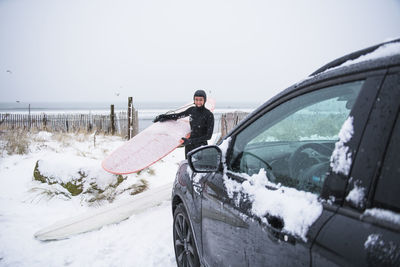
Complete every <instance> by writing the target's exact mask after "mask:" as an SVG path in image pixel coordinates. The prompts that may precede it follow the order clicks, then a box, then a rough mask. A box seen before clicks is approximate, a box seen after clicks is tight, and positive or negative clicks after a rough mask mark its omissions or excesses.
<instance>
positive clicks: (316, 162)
mask: <svg viewBox="0 0 400 267" xmlns="http://www.w3.org/2000/svg"><path fill="white" fill-rule="evenodd" d="M362 84H363V81H356V82H351V83H346V84H341V85H335V86H331V87H327V88H324V89H320V90H317V91H313V92H310V93H307V94H304V95H301V96H298V97H295V98H292V99H291V100H289V101H287V102H285V103H283V104H281V105H279V106H277V107H276V108H274V109H273V110H271V111H269V112H267V113H265V114H264V115H263V116H261V117H260V118H258V119H257V120H256V121H254V122H253V123H251V124H250V125H249V126H248V127H246V128H245V129H244V130H242V131H241V132H240V133H239V134H238V135H237V136H236V138H235V141H234V143H233V145H232V150H231V153H230V156H229V160H228V169H230V170H231V171H234V172H239V173H246V174H249V175H253V174H255V173H258V172H259V171H260V170H261V169H264V170H265V171H266V172H267V176H268V178H269V180H271V181H272V182H274V183H277V184H279V183H280V184H282V185H284V186H290V187H295V188H297V189H300V190H304V191H308V192H313V193H316V194H319V193H320V190H321V188H322V184H323V181H324V179H325V176H326V173H327V171H328V169H329V163H330V157H331V154H332V151H333V149H334V147H335V142H336V141H337V140H338V133H339V131H340V129H341V127H342V125H343V123H344V122H345V120H346V119H347V117H348V116H349V113H350V111H351V108H352V107H353V104H354V102H355V100H356V98H357V96H358V93H359V92H360V89H361V87H362Z"/></svg>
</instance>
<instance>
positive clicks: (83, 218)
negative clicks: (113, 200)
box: [34, 183, 172, 241]
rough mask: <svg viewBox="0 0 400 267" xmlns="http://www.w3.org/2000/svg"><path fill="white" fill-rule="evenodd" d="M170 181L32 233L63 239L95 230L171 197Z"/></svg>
mask: <svg viewBox="0 0 400 267" xmlns="http://www.w3.org/2000/svg"><path fill="white" fill-rule="evenodd" d="M171 189H172V183H169V184H166V185H163V186H160V187H157V188H154V189H150V190H148V191H145V192H143V193H140V194H137V195H135V196H134V197H133V198H132V199H131V200H129V201H126V202H124V203H119V204H115V205H110V206H107V207H104V208H100V209H97V210H95V211H93V212H88V213H85V214H82V215H78V216H75V217H72V218H69V219H65V220H61V221H58V222H56V223H54V224H53V225H50V226H48V227H46V228H43V229H42V230H40V231H38V232H37V233H35V234H34V236H35V238H36V239H39V240H41V241H49V240H59V239H65V238H68V237H70V236H72V235H76V234H81V233H85V232H89V231H93V230H97V229H99V228H101V227H103V226H106V225H109V224H113V223H118V222H121V221H122V220H125V219H127V218H129V217H130V216H132V215H133V214H138V213H140V212H143V211H145V210H147V209H149V208H151V207H155V206H157V205H159V204H161V203H162V202H163V201H165V200H168V199H170V197H171Z"/></svg>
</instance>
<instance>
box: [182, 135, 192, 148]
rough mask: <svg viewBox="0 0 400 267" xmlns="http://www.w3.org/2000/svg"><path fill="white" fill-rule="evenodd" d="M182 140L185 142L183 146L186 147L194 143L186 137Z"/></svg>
mask: <svg viewBox="0 0 400 267" xmlns="http://www.w3.org/2000/svg"><path fill="white" fill-rule="evenodd" d="M181 139H182V140H183V143H182V145H184V146H187V145H190V144H191V143H192V142H190V139H187V138H185V137H182V138H181Z"/></svg>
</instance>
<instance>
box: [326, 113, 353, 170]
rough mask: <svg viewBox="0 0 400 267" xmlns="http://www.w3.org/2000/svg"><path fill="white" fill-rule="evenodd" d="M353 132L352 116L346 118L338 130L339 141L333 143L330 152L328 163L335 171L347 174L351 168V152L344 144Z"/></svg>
mask: <svg viewBox="0 0 400 267" xmlns="http://www.w3.org/2000/svg"><path fill="white" fill-rule="evenodd" d="M353 134H354V128H353V117H351V116H350V117H349V118H347V120H346V121H345V122H344V123H343V125H342V128H341V129H340V132H339V141H338V142H336V144H335V149H334V151H333V152H332V156H331V162H330V165H331V167H332V170H333V171H334V172H335V173H338V174H339V173H342V174H344V175H348V174H349V172H350V168H351V163H352V162H351V152H349V147H348V146H346V145H345V144H346V143H347V142H349V141H350V139H351V137H352V136H353Z"/></svg>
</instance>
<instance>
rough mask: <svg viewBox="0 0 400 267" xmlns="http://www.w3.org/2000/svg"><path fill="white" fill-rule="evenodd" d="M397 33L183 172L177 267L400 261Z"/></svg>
mask: <svg viewBox="0 0 400 267" xmlns="http://www.w3.org/2000/svg"><path fill="white" fill-rule="evenodd" d="M399 109H400V39H398V40H394V41H391V42H386V43H383V44H380V45H376V46H374V47H370V48H367V49H364V50H361V51H357V52H355V53H352V54H350V55H347V56H344V57H342V58H339V59H337V60H335V61H333V62H331V63H329V64H327V65H326V66H324V67H322V68H321V69H319V70H317V71H316V72H314V73H313V74H312V75H310V76H309V77H308V78H307V79H305V80H304V81H302V82H300V83H298V84H295V85H293V86H292V87H290V88H288V89H286V90H284V91H283V92H281V93H280V94H279V95H277V96H275V97H273V98H272V99H271V100H269V101H267V102H266V103H265V104H264V105H262V106H261V107H259V108H258V109H256V110H255V111H254V112H252V113H251V114H250V115H249V116H247V117H246V118H245V119H244V120H243V121H241V122H240V123H239V125H237V126H236V127H235V128H234V129H233V130H232V131H231V132H230V133H229V134H228V135H227V136H226V137H225V138H224V140H222V141H221V142H220V143H219V145H218V146H213V145H212V146H204V147H201V148H198V149H196V150H194V151H192V152H191V153H190V154H189V157H188V160H187V161H183V162H182V163H181V164H180V167H179V169H178V172H177V175H176V179H175V183H174V187H173V192H172V212H173V218H174V222H173V237H174V247H175V255H176V260H177V263H178V266H200V265H202V266H400V116H399Z"/></svg>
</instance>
